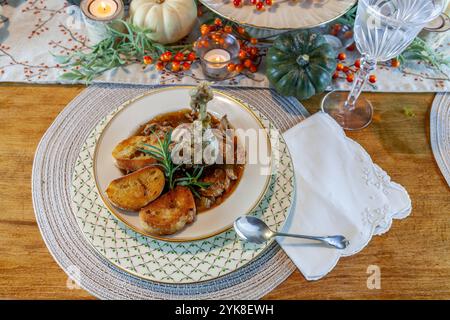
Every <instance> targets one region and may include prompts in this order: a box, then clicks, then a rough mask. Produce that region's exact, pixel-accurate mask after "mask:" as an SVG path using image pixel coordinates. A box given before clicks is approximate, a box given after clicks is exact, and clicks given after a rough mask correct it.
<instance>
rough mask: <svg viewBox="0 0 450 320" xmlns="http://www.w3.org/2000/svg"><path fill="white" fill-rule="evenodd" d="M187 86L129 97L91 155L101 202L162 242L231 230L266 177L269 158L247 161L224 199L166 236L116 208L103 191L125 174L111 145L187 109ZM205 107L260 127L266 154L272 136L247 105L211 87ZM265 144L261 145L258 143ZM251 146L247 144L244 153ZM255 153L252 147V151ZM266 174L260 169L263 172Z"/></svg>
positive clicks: (240, 124)
mask: <svg viewBox="0 0 450 320" xmlns="http://www.w3.org/2000/svg"><path fill="white" fill-rule="evenodd" d="M189 101H190V96H189V88H179V89H176V90H174V89H173V88H172V89H169V90H158V91H154V92H153V93H151V94H148V95H145V96H143V97H141V98H140V99H137V100H135V101H133V102H132V103H130V104H128V105H127V106H126V107H125V108H123V109H122V110H121V111H120V112H118V113H117V114H116V115H115V116H114V117H113V118H112V119H111V120H110V121H109V123H108V124H107V126H106V127H105V129H104V130H103V132H102V133H101V136H100V138H99V141H98V143H97V146H96V149H95V154H94V178H95V180H96V183H97V188H98V191H99V194H100V196H101V197H102V199H103V201H104V202H105V205H106V206H107V207H108V208H109V210H110V211H111V213H112V214H114V215H115V216H116V217H117V218H118V219H119V220H121V221H122V222H123V223H125V224H126V225H127V226H129V227H130V228H131V229H133V230H134V231H136V232H139V233H141V234H143V235H146V236H150V237H154V238H156V239H160V240H166V241H194V240H200V239H205V238H208V237H211V236H214V235H217V234H219V233H221V232H223V231H225V230H227V229H229V228H230V227H231V226H232V225H233V222H234V220H235V219H236V218H238V217H239V216H241V215H245V214H248V213H250V212H251V211H252V210H253V209H254V208H255V207H256V206H257V205H258V204H259V202H260V201H261V199H262V197H263V196H264V193H265V192H266V190H267V187H268V185H269V181H270V171H271V170H270V162H271V158H270V157H268V158H267V159H263V160H265V161H266V162H267V163H262V162H261V161H258V162H257V163H256V164H246V165H245V169H244V172H243V175H242V178H241V179H240V181H239V183H238V185H237V187H236V189H235V190H234V191H233V192H232V194H231V195H230V196H229V197H227V199H226V200H225V201H224V202H223V203H222V204H220V205H219V206H216V207H214V208H212V209H209V210H207V211H205V212H201V213H199V214H198V215H197V217H196V219H195V221H194V223H192V224H190V225H188V226H186V227H185V228H184V229H183V230H182V231H180V232H178V233H176V234H174V235H169V236H155V235H152V234H149V233H147V232H146V231H145V230H144V229H143V228H142V226H141V224H140V222H139V213H138V212H130V211H126V210H121V209H119V208H117V207H115V206H114V205H113V204H112V203H111V202H110V201H109V200H108V197H107V195H106V193H105V190H106V188H107V187H108V185H109V183H110V182H111V181H112V180H114V179H116V178H119V177H121V176H123V173H122V172H121V171H120V170H119V169H118V168H117V167H116V165H115V161H114V159H113V157H112V155H111V152H112V150H113V149H114V147H115V146H116V145H117V144H118V143H119V142H121V141H122V140H124V139H126V138H128V137H130V136H131V135H133V134H134V133H135V132H136V131H137V130H138V129H139V128H140V127H141V126H142V125H143V124H145V123H146V122H148V121H150V120H151V119H152V118H154V117H155V116H157V115H160V114H163V113H167V112H173V111H178V110H181V109H186V108H189ZM208 111H209V112H210V113H211V114H213V115H214V116H215V117H216V118H218V119H220V118H222V117H223V116H224V115H227V117H228V120H229V121H230V123H231V124H232V126H234V128H236V129H243V130H244V131H245V132H248V131H247V130H249V129H250V130H255V132H258V130H261V132H262V133H263V134H260V135H259V136H258V138H259V141H258V143H259V144H258V146H259V149H261V150H257V151H258V152H260V153H261V152H262V153H264V154H269V155H270V150H271V148H270V140H269V138H268V135H267V133H266V131H265V129H264V126H263V124H262V122H261V121H260V120H259V118H258V117H257V116H256V115H255V114H254V113H253V111H251V110H250V109H249V108H247V107H246V106H245V105H243V104H241V103H239V102H237V101H236V100H234V99H232V98H230V97H228V96H226V95H224V94H223V93H220V92H218V91H215V92H214V99H213V100H212V101H210V102H209V103H208ZM244 131H238V133H237V136H238V140H239V141H245V140H244V139H245V136H244V135H243V133H244ZM261 147H263V148H261ZM249 152H250V150H249V149H248V145H247V146H246V154H247V155H248V154H249ZM252 152H255V150H252ZM265 172H266V174H263V173H265Z"/></svg>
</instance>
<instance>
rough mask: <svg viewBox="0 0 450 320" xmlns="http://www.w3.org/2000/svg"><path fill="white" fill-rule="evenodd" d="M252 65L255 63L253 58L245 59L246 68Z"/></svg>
mask: <svg viewBox="0 0 450 320" xmlns="http://www.w3.org/2000/svg"><path fill="white" fill-rule="evenodd" d="M252 65H253V63H252V60H250V59H247V60H245V61H244V66H245V67H246V68H250V67H251V66H252Z"/></svg>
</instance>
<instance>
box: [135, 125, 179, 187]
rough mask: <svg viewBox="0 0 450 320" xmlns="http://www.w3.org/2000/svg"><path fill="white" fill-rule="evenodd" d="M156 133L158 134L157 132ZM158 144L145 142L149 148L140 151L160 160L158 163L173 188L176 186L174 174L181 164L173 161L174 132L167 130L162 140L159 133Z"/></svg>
mask: <svg viewBox="0 0 450 320" xmlns="http://www.w3.org/2000/svg"><path fill="white" fill-rule="evenodd" d="M153 134H154V133H153ZM155 135H156V134H155ZM156 137H157V138H158V146H157V147H156V146H153V145H151V144H146V143H144V146H145V147H146V148H147V149H140V151H142V152H144V153H146V154H148V155H150V156H151V157H152V158H155V159H156V161H158V164H157V165H159V166H160V167H161V168H162V169H163V171H164V175H165V176H166V178H167V181H168V183H169V188H170V189H173V188H174V187H175V179H174V174H175V172H176V171H177V170H178V169H179V168H180V166H181V165H178V166H175V164H174V163H173V161H172V157H171V154H170V150H169V146H170V143H171V142H172V132H167V133H166V134H165V136H164V138H163V139H162V140H161V139H160V138H159V136H158V135H156Z"/></svg>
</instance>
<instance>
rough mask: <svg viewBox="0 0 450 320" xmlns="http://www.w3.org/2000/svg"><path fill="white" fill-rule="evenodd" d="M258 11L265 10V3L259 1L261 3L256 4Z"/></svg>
mask: <svg viewBox="0 0 450 320" xmlns="http://www.w3.org/2000/svg"><path fill="white" fill-rule="evenodd" d="M256 10H258V11H262V10H264V2H262V1H259V2H258V3H257V4H256Z"/></svg>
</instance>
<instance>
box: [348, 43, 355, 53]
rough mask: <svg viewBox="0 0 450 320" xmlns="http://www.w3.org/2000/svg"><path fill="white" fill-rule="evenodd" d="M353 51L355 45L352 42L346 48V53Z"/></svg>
mask: <svg viewBox="0 0 450 320" xmlns="http://www.w3.org/2000/svg"><path fill="white" fill-rule="evenodd" d="M355 49H356V44H355V43H354V42H353V43H352V44H351V45H349V46H348V47H347V50H348V51H355Z"/></svg>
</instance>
